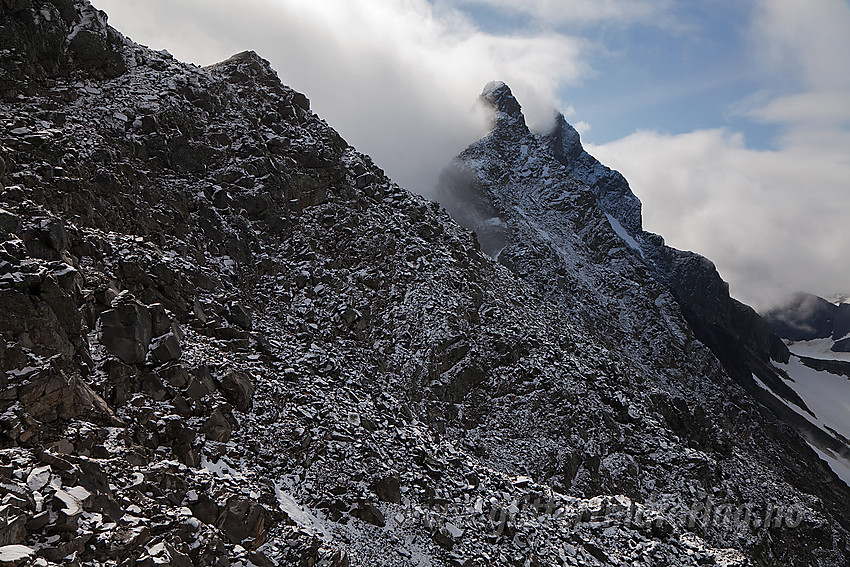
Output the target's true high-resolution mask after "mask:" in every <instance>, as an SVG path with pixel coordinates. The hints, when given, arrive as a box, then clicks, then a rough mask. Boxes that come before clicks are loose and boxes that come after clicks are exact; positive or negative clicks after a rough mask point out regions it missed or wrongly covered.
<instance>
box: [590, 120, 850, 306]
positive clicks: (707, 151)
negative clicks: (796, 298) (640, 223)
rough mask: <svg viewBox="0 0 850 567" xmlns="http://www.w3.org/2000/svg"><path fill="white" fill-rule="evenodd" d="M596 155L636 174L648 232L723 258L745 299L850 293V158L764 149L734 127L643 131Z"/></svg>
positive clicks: (724, 269)
mask: <svg viewBox="0 0 850 567" xmlns="http://www.w3.org/2000/svg"><path fill="white" fill-rule="evenodd" d="M845 143H846V141H845ZM844 147H845V148H848V147H850V146H848V145H845V146H844ZM589 151H591V152H592V153H593V154H594V155H596V156H597V157H598V158H599V159H600V160H601V161H603V162H604V163H607V164H608V165H610V166H612V167H614V168H616V169H618V170H620V171H621V172H622V173H623V174H624V175H625V176H626V177H627V178H628V180H629V182H630V184H631V186H632V189H633V190H634V192H635V193H636V194H637V195H638V197H640V198H641V200H642V201H643V203H644V208H643V212H644V226H645V228H646V229H647V230H650V231H652V232H658V233H660V234H662V235H663V236H664V237H665V239H666V240H667V243H668V244H670V245H672V246H675V247H677V248H682V249H685V250H695V251H697V252H699V253H701V254H703V255H705V256H707V257H709V258H711V259H712V260H714V261H715V263H716V264H717V267H718V269H719V270H720V272H721V275H722V276H723V277H724V278H725V279H727V280H728V281H729V282H730V285H731V291H732V294H733V295H735V296H736V297H738V298H740V299H742V300H743V301H745V302H747V303H749V304H751V305H753V306H755V307H761V308H763V307H766V306H769V305H770V304H771V303H772V302H774V301H777V300H780V299H782V298H783V296H784V295H785V294H787V293H789V292H791V291H795V290H798V289H805V290H808V291H812V292H814V293H819V294H822V295H825V296H827V297H829V296H831V295H833V294H835V293H836V292H842V291H845V292H846V291H848V290H850V264H848V262H847V257H848V253H850V231H848V230H847V220H846V218H847V211H848V210H850V192H848V191H845V190H843V188H845V187H846V186H847V180H848V179H850V160H847V159H844V160H841V159H837V158H838V156H837V155H835V153H832V152H830V153H826V154H823V155H817V154H813V153H812V152H810V151H808V149H807V148H806V147H805V146H803V147H801V148H786V149H783V150H779V151H756V150H752V149H748V148H746V147H745V146H744V143H743V139H742V137H741V136H740V135H738V134H733V133H730V132H727V131H725V130H701V131H697V132H692V133H688V134H680V135H669V134H660V133H657V132H637V133H635V134H632V135H631V136H628V137H627V138H624V139H622V140H619V141H617V142H614V143H611V144H606V145H604V146H597V147H591V148H589Z"/></svg>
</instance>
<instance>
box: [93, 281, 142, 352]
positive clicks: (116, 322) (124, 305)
mask: <svg viewBox="0 0 850 567" xmlns="http://www.w3.org/2000/svg"><path fill="white" fill-rule="evenodd" d="M119 299H120V296H119V298H116V300H115V301H113V304H112V308H111V309H107V310H106V311H104V312H103V313H101V314H100V318H99V319H98V336H99V338H100V342H102V343H103V346H105V347H106V350H108V351H109V352H110V353H111V354H113V355H115V356H117V357H118V358H119V359H121V360H122V361H124V362H125V363H127V364H141V363H142V362H144V361H145V356H146V355H147V352H148V346H149V345H150V342H151V338H152V337H153V328H152V324H151V315H150V311H149V310H148V308H147V307H146V306H144V305H142V304H141V303H139V302H137V301H119Z"/></svg>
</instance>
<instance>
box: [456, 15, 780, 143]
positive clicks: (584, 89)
mask: <svg viewBox="0 0 850 567" xmlns="http://www.w3.org/2000/svg"><path fill="white" fill-rule="evenodd" d="M460 9H461V10H462V11H463V12H465V13H466V14H468V15H469V17H470V18H471V19H472V20H474V21H475V22H476V23H477V24H478V25H479V26H480V27H481V29H484V30H487V31H490V32H492V33H501V34H517V33H519V34H522V33H526V34H534V33H540V32H543V31H555V32H557V33H563V34H566V35H579V36H581V37H583V38H585V39H586V41H587V42H588V43H589V48H588V53H587V62H588V64H589V66H590V69H589V70H588V73H587V75H586V77H584V78H582V79H581V80H579V81H576V83H575V84H570V85H566V86H562V87H561V88H559V89H558V90H557V96H558V98H559V99H560V101H561V105H562V106H565V107H566V108H572V109H574V111H575V114H574V115H573V118H574V119H576V120H578V121H581V122H585V123H587V124H589V125H590V126H591V129H590V130H589V131H588V132H586V134H585V136H584V137H585V139H586V140H588V141H590V142H592V143H595V144H603V143H607V142H611V141H614V140H617V139H620V138H623V137H625V136H628V135H629V134H631V133H633V132H635V131H636V130H646V129H652V130H661V131H664V132H668V133H673V134H679V133H684V132H690V131H693V130H697V129H703V128H715V127H718V126H725V127H730V128H734V129H735V130H738V131H740V132H742V133H743V134H744V135H745V137H746V140H747V143H748V145H750V146H752V147H755V148H760V149H768V148H772V147H774V142H773V139H772V138H773V136H775V135H776V133H777V131H776V128H775V127H772V126H770V125H766V124H761V123H758V122H754V121H753V120H751V119H748V118H746V117H745V116H742V115H741V113H740V112H738V111H737V107H738V106H740V104H741V102H742V101H744V100H746V99H747V97H749V96H750V95H752V94H753V93H755V92H758V91H759V90H760V89H763V88H764V86H765V85H764V84H763V80H762V78H760V77H759V76H758V72H757V71H754V69H753V67H756V66H757V61H756V60H755V57H754V56H753V54H752V49H753V46H752V45H751V44H750V41H748V33H749V32H750V25H749V24H750V22H751V20H752V18H754V17H756V16H757V14H756V13H755V10H754V5H753V4H752V3H750V2H741V1H739V0H708V1H703V2H680V3H675V4H672V5H671V6H670V9H669V11H667V12H666V18H665V19H664V20H663V21H653V20H643V21H637V22H635V21H628V20H627V21H623V22H618V21H616V20H615V21H610V20H603V21H591V22H577V23H572V24H571V22H570V21H569V19H568V18H565V19H566V21H564V22H560V21H559V22H556V23H555V24H554V25H551V26H546V24H545V23H544V22H541V21H539V20H538V19H535V18H533V17H532V16H530V15H528V14H516V13H511V12H510V11H506V10H504V9H501V8H500V7H499V6H488V5H486V4H485V5H477V4H472V5H468V4H461V5H460ZM777 79H778V78H777ZM773 86H774V87H778V86H779V85H773Z"/></svg>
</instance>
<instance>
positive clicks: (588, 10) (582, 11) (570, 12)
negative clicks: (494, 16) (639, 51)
mask: <svg viewBox="0 0 850 567" xmlns="http://www.w3.org/2000/svg"><path fill="white" fill-rule="evenodd" d="M461 3H462V4H467V5H481V6H488V7H491V8H495V9H497V10H500V11H502V12H503V13H508V14H513V15H522V16H526V17H528V18H531V19H532V20H534V21H535V22H536V23H538V24H543V25H547V26H553V25H554V26H580V25H588V24H598V23H603V22H604V23H616V24H620V25H628V24H633V23H636V22H641V23H651V24H655V25H662V24H665V25H666V24H671V23H672V22H673V20H672V18H670V17H669V10H670V7H671V6H672V5H673V4H674V2H673V0H595V1H593V2H588V1H587V0H523V1H517V0H461Z"/></svg>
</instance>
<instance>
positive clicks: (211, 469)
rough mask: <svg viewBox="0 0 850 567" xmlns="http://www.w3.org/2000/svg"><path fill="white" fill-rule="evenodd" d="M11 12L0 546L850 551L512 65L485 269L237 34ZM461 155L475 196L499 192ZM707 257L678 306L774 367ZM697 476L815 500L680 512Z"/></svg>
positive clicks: (826, 497) (825, 479)
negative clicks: (519, 212)
mask: <svg viewBox="0 0 850 567" xmlns="http://www.w3.org/2000/svg"><path fill="white" fill-rule="evenodd" d="M0 10H3V11H2V14H1V15H2V19H0V25H2V26H3V30H2V33H0V42H2V47H1V48H0V70H2V71H3V72H4V73H5V75H3V80H2V81H0V121H2V122H3V123H4V124H9V125H10V126H12V127H11V128H7V129H0V153H2V156H3V161H4V163H5V174H4V187H3V189H2V191H0V237H2V239H0V307H2V309H3V312H4V314H5V316H4V317H3V318H0V368H2V370H3V374H2V378H0V426H2V430H0V497H2V499H3V506H4V510H5V511H6V514H5V515H4V516H3V517H2V518H3V521H4V522H5V526H0V538H2V539H0V541H3V542H7V544H8V545H14V546H23V547H25V548H26V549H27V550H35V551H33V553H37V554H38V556H39V557H40V559H38V560H35V559H33V558H32V557H31V555H32V554H30V553H29V551H27V552H26V553H25V556H26V557H27V559H26V561H29V562H30V563H34V562H35V561H38V563H37V564H39V565H41V564H44V563H46V564H47V565H48V567H49V566H50V565H56V564H71V565H73V564H80V565H111V564H120V565H124V564H126V565H134V564H135V565H168V564H172V565H181V566H182V565H186V566H188V565H190V564H191V565H218V566H222V567H224V566H226V565H233V564H241V565H247V564H254V565H262V566H265V565H329V566H332V567H347V566H349V565H388V566H390V565H393V566H395V565H398V566H401V565H416V564H419V563H421V562H430V564H431V565H435V566H440V565H458V564H460V565H493V564H498V565H512V564H514V565H525V564H529V565H557V564H578V565H582V564H598V563H603V564H608V565H619V564H623V563H630V564H632V565H634V564H637V565H651V564H665V565H697V564H710V563H711V562H712V561H713V562H715V563H725V564H726V565H739V566H743V565H748V564H757V563H758V562H761V563H762V564H768V565H769V564H801V565H802V564H808V563H811V562H812V558H813V557H814V558H816V561H817V562H819V564H821V565H844V564H846V560H847V557H848V551H847V540H848V536H847V531H846V528H847V526H845V525H844V524H846V523H847V520H846V519H847V518H848V517H850V513H848V510H847V504H846V503H847V502H848V490H847V489H846V488H845V487H843V485H841V484H839V483H838V482H837V480H836V479H835V478H834V476H832V475H831V473H830V472H829V470H828V469H827V468H826V467H825V465H823V464H822V463H821V462H820V461H818V460H817V459H815V458H814V456H811V455H808V454H802V457H801V456H800V455H801V453H799V452H798V445H799V443H800V442H799V439H798V438H797V437H796V436H794V434H793V433H792V432H791V431H789V430H788V429H787V428H784V427H783V426H782V425H781V424H778V423H777V422H776V421H775V420H773V418H772V417H770V416H769V415H766V414H765V413H764V412H763V411H762V409H761V408H760V406H758V404H756V403H755V402H753V401H752V400H751V399H750V398H749V397H748V395H747V394H746V392H745V391H744V390H742V389H741V388H739V387H737V386H735V384H734V383H732V381H731V380H730V379H729V376H728V374H727V373H725V372H724V370H723V369H722V366H721V364H720V362H719V361H718V359H717V357H716V356H715V355H714V354H712V352H711V351H709V350H707V349H706V348H705V347H704V346H703V345H702V344H701V343H700V342H699V341H697V340H695V339H694V335H695V331H694V329H693V328H692V327H691V326H690V325H689V324H688V322H687V321H686V319H685V318H684V317H683V316H682V310H684V307H681V306H680V305H681V304H680V303H678V302H677V301H676V297H675V295H674V294H673V293H672V292H671V291H670V288H669V287H667V285H666V284H663V283H662V282H659V281H658V280H657V279H656V278H655V276H654V274H655V271H653V270H655V268H653V269H650V266H648V264H647V263H646V262H643V263H641V262H639V261H638V260H637V255H639V252H637V251H636V250H634V249H632V248H630V246H629V245H628V244H625V243H624V242H625V241H623V240H622V239H621V238H620V237H619V236H618V234H617V232H616V231H615V230H614V228H613V225H612V224H611V222H610V221H609V220H608V217H607V216H606V214H605V211H603V210H602V209H600V208H599V207H598V205H597V204H598V203H600V202H603V200H605V199H608V200H607V201H605V202H606V203H608V205H606V206H611V207H613V206H614V205H615V204H616V203H617V202H618V201H617V199H615V198H614V197H613V196H614V195H616V194H618V192H619V194H621V195H622V196H627V195H626V193H625V192H624V191H623V189H622V187H623V186H622V185H621V184H620V183H621V182H620V181H619V180H618V178H617V176H616V175H614V174H613V173H607V174H605V175H608V177H607V179H608V181H604V182H602V181H600V182H599V183H597V184H596V185H594V186H593V187H589V186H587V184H586V183H585V182H582V181H580V180H577V179H575V176H573V177H569V176H563V177H558V176H556V177H555V178H552V177H551V176H550V177H546V179H553V183H554V182H557V183H556V184H555V185H554V186H553V187H550V188H549V189H548V190H546V191H543V189H545V187H543V186H542V179H544V177H543V176H539V175H538V173H541V172H542V169H543V166H550V170H552V171H555V170H557V171H561V170H562V169H563V170H564V171H567V169H568V166H567V165H565V164H564V163H563V162H568V163H573V162H569V160H578V161H581V159H586V158H582V157H581V156H582V154H581V153H577V146H576V144H578V143H579V142H578V140H577V138H576V137H575V136H573V135H572V134H571V133H570V132H569V130H568V129H567V128H566V126H564V127H563V128H562V130H563V131H562V132H561V133H560V134H559V135H558V136H556V137H558V139H559V140H560V142H561V147H562V148H563V152H562V155H561V157H559V158H557V159H556V158H554V157H553V158H552V161H551V163H549V162H548V161H547V162H546V163H543V162H542V161H541V162H538V164H537V165H535V164H534V163H528V160H526V161H523V162H521V163H520V161H519V159H520V155H521V153H522V149H521V146H522V144H523V143H526V144H527V145H528V154H527V156H532V155H543V154H540V151H541V150H543V149H545V148H550V147H552V146H551V144H550V143H549V142H547V141H545V140H542V139H536V140H535V139H534V138H533V137H530V134H529V133H528V131H527V128H525V124H524V119H523V118H522V114H521V109H520V108H519V103H518V102H517V101H516V100H515V99H514V98H513V96H512V95H510V91H509V89H507V87H505V86H504V85H493V88H492V89H491V90H490V95H491V96H490V101H489V102H490V104H491V105H493V106H494V107H495V108H496V109H497V110H498V112H500V113H501V114H500V117H501V122H498V121H497V122H498V124H499V128H501V129H502V130H503V131H504V132H503V133H504V136H501V137H498V136H494V137H491V138H490V139H489V141H487V142H486V143H487V144H490V146H488V151H489V150H492V149H496V150H499V151H501V152H502V155H503V156H506V157H507V159H508V162H506V163H502V164H499V163H494V164H493V165H494V171H495V172H496V173H498V174H499V175H500V176H501V175H504V176H505V179H509V178H511V177H512V176H513V177H516V178H522V179H529V178H531V179H540V180H541V184H540V186H534V187H533V189H534V191H540V192H538V193H535V192H532V191H531V190H530V189H529V188H528V186H527V185H526V184H525V183H523V184H517V188H518V189H520V191H519V192H518V193H517V194H516V198H517V199H520V200H521V201H520V202H522V203H524V204H526V205H528V207H527V208H528V211H527V212H528V213H529V214H528V216H527V218H526V220H525V222H523V223H517V222H513V221H514V220H516V219H515V218H508V217H506V218H508V220H511V221H512V222H510V223H509V222H507V221H506V222H505V223H504V224H503V225H500V224H498V223H491V224H489V225H487V226H492V227H493V229H492V230H491V232H490V233H489V234H491V235H492V239H491V240H490V241H489V244H488V246H490V247H492V250H493V252H494V254H495V253H496V252H499V251H501V253H500V255H499V257H500V260H501V261H502V264H504V265H499V264H496V263H494V262H493V261H492V260H491V259H490V258H488V257H486V256H485V255H484V254H482V252H481V251H480V250H479V249H478V243H477V241H476V239H475V238H474V237H473V236H472V235H471V234H470V233H469V231H468V230H466V229H463V228H461V227H460V226H458V225H457V224H455V223H454V222H452V220H451V219H450V218H449V217H448V215H447V214H446V213H445V211H442V210H441V209H440V208H439V206H437V205H436V204H435V203H431V202H428V201H426V200H425V199H422V198H421V197H417V196H414V195H411V194H410V193H408V192H406V191H404V190H403V189H401V188H399V187H398V186H397V185H395V184H394V183H392V181H391V180H389V179H387V178H386V176H385V175H384V174H383V172H382V171H381V170H380V169H379V168H377V167H376V166H375V165H374V164H373V163H372V162H371V160H370V159H369V158H368V157H367V156H364V155H362V154H360V153H358V152H357V151H355V150H354V149H353V148H351V147H349V146H348V144H346V143H345V141H344V140H342V138H341V137H340V136H339V135H338V134H337V133H336V132H334V131H333V130H332V129H331V128H330V127H329V126H328V125H327V124H326V123H324V122H323V121H322V120H320V119H319V118H318V117H316V116H315V115H313V114H312V113H311V112H310V104H309V101H308V100H307V98H306V97H305V96H304V95H302V94H300V93H296V92H294V91H292V90H291V89H289V88H288V87H286V86H284V85H283V84H281V82H280V81H279V79H278V77H277V75H276V73H275V72H274V70H272V69H271V67H270V66H269V64H268V62H267V61H265V60H264V59H262V58H261V57H259V56H258V55H257V54H255V53H253V52H244V53H240V54H238V55H235V56H234V57H232V58H230V59H229V60H227V61H224V62H222V63H219V64H217V65H213V66H211V67H209V68H206V69H200V68H197V67H194V66H190V65H185V64H182V63H180V62H178V61H175V60H174V59H173V58H172V57H170V56H169V55H167V54H166V53H161V52H154V51H151V50H149V49H147V48H144V47H142V46H139V45H135V44H133V43H132V42H130V41H129V40H125V39H124V38H121V37H120V35H118V34H117V32H114V31H113V30H111V29H110V28H108V26H106V23H105V19H104V17H103V15H102V14H100V13H99V12H97V11H95V10H94V9H93V8H92V7H91V6H90V5H89V4H88V3H87V2H85V1H82V0H78V1H70V0H68V1H60V0H53V1H49V2H48V1H46V0H28V1H19V0H14V1H13V0H2V2H0ZM45 14H50V18H49V19H48V18H47V17H46V16H45ZM82 31H88V32H90V34H91V35H88V36H87V35H82V36H80V33H81V32H82ZM77 38H80V39H77ZM110 50H113V51H114V52H115V53H118V54H119V55H120V60H121V61H122V62H123V64H124V67H123V69H124V70H123V72H122V67H121V65H119V63H118V59H117V58H115V57H114V56H113V55H111V54H110V53H111V52H110ZM118 73H121V74H120V75H119V74H118ZM116 75H117V76H116ZM7 79H8V80H7ZM19 94H22V95H24V96H23V97H18V95H19ZM571 136H572V137H571ZM553 151H554V150H553ZM514 158H516V159H514ZM538 166H539V170H538V169H537V168H538ZM573 167H574V169H575V171H579V169H576V168H575V166H573ZM600 167H602V166H600ZM600 171H602V170H600ZM462 173H463V175H459V176H458V177H456V178H455V179H465V180H470V179H473V180H475V181H477V185H473V186H471V187H470V186H468V185H465V186H464V190H466V191H467V194H468V195H469V196H471V197H474V198H477V199H478V201H474V203H475V206H474V207H473V208H472V209H471V210H473V211H474V213H475V215H477V216H475V218H480V219H482V220H489V219H498V218H501V217H502V216H505V215H506V212H509V211H511V210H512V208H513V207H515V206H516V205H517V202H512V201H510V200H508V199H507V198H505V199H501V200H500V199H495V200H494V199H491V198H490V197H491V196H492V195H490V194H487V193H486V191H485V192H484V193H482V192H481V191H482V190H488V189H489V188H490V187H491V186H490V184H489V182H490V181H491V180H489V179H487V178H478V177H476V176H475V175H470V173H473V174H474V172H469V171H466V172H462ZM464 175H465V177H464ZM558 175H560V174H558ZM603 177H604V175H601V176H600V179H602V178H603ZM556 189H557V190H556ZM606 195H609V196H610V198H608V197H606ZM541 196H542V197H544V198H543V199H542V200H538V201H534V200H533V199H526V197H534V198H535V199H537V198H538V197H541ZM534 202H539V203H542V205H541V206H539V207H537V206H536V205H534ZM625 202H626V204H627V205H628V206H624V207H623V208H622V210H617V209H614V208H612V209H611V210H608V211H607V213H608V214H610V215H611V216H612V218H615V219H620V220H619V222H620V224H621V225H622V226H623V227H625V229H626V230H627V231H629V230H632V229H633V228H634V212H633V211H634V206H635V203H634V202H632V203H631V204H628V199H626V200H625ZM529 203H530V204H531V205H529ZM479 205H480V207H479ZM475 207H479V208H475ZM612 211H613V212H612ZM630 211H631V212H630ZM564 215H566V216H564ZM630 219H631V220H630ZM479 234H482V235H483V234H484V231H482V232H480V233H479ZM629 234H631V235H632V236H633V237H635V238H638V239H640V240H641V241H643V239H645V238H651V237H650V236H648V235H645V234H640V235H638V234H636V233H633V232H632V233H629ZM545 235H549V236H551V237H553V238H554V237H555V236H557V237H558V239H559V240H557V241H556V240H546V239H545V238H544V239H541V236H545ZM556 242H560V243H561V244H559V245H558V246H555V245H554V244H555V243H556ZM555 260H557V262H556V261H555ZM692 261H693V259H689V258H683V259H682V262H681V263H682V265H683V266H684V265H688V266H689V265H690V263H691V262H692ZM670 263H671V264H676V260H675V259H672V260H670ZM698 265H699V262H698V261H697V262H695V266H696V267H699V266H698ZM505 266H510V267H511V269H512V270H514V271H513V272H511V271H509V270H507V269H505ZM696 267H694V269H696ZM680 269H681V270H682V271H683V272H684V271H685V268H684V267H681V268H680ZM704 271H705V272H706V273H708V274H709V275H711V270H710V269H709V268H708V267H705V270H704ZM686 281H688V282H691V280H686ZM709 283H710V282H709ZM713 283H714V284H716V286H717V287H716V289H717V292H718V294H719V297H718V298H714V299H712V300H711V301H707V302H706V305H700V306H698V308H697V307H695V308H694V309H693V311H694V312H699V313H701V314H703V315H705V316H706V317H708V316H710V317H711V318H710V320H711V321H712V322H713V323H712V324H714V323H717V325H721V326H722V325H727V324H728V328H729V329H734V334H735V335H734V336H733V335H732V334H726V335H720V336H722V337H723V338H724V340H728V341H729V342H730V344H732V345H734V344H737V343H735V341H736V340H737V339H736V338H735V337H736V336H741V337H749V338H748V340H749V341H750V342H752V343H753V344H757V345H760V346H758V347H757V348H756V347H752V348H749V347H748V348H747V349H745V351H744V352H745V353H749V356H750V357H751V358H752V359H753V360H755V361H761V360H762V358H763V356H764V352H765V349H767V348H768V347H770V348H773V347H772V345H770V344H769V341H764V340H761V339H759V337H762V334H763V332H764V329H763V327H761V326H760V325H759V324H758V320H757V319H753V318H752V317H751V314H750V313H749V312H748V311H747V310H746V308H745V307H744V306H740V305H736V304H735V303H734V302H732V301H727V300H725V299H724V298H723V296H722V292H723V291H724V290H723V287H722V284H721V283H717V282H713ZM692 284H693V285H694V286H699V285H703V284H702V283H701V282H700V281H698V279H697V280H695V281H693V282H692ZM688 285H691V283H689V284H688ZM688 293H690V292H689V291H688V289H687V288H683V289H682V290H681V296H682V297H690V296H689V295H688ZM691 295H692V296H693V297H694V298H698V297H699V294H693V293H692V294H691ZM694 301H696V299H694ZM683 303H684V300H683ZM706 314H707V315H706ZM701 316H702V315H701ZM707 328H708V329H709V331H714V330H716V329H715V327H713V326H709V327H707ZM730 333H731V331H730ZM762 338H763V337H762ZM730 348H731V347H730ZM755 353H758V354H755ZM747 360H749V359H747ZM755 363H756V362H752V364H755ZM747 364H750V362H747ZM742 368H744V367H742ZM743 371H744V370H742V372H743ZM762 380H767V378H762ZM801 479H804V480H801ZM712 498H714V499H717V501H722V502H723V503H724V504H728V505H730V506H731V505H733V504H734V505H737V503H739V502H741V501H746V502H748V503H752V504H753V506H756V507H766V506H768V505H772V506H776V507H777V509H781V511H782V512H781V513H782V514H786V515H787V513H790V511H792V510H796V511H800V512H801V518H804V519H803V520H801V523H800V525H799V526H797V527H796V528H794V531H793V532H789V531H787V530H786V529H785V528H786V527H787V526H786V525H785V524H783V522H779V525H778V526H777V527H776V528H775V529H771V530H767V529H761V528H756V527H753V526H751V525H743V526H742V525H734V526H721V525H709V524H707V523H704V524H698V525H697V524H696V523H695V522H692V521H691V522H689V521H688V515H687V513H688V511H689V510H691V506H692V505H696V504H697V503H705V502H706V501H707V500H708V499H712ZM759 509H760V510H761V508H759ZM691 511H692V510H691ZM782 519H783V521H784V519H785V515H783V516H782ZM597 520H599V521H597ZM22 526H23V529H22ZM3 547H4V546H3ZM3 547H0V552H2V551H11V550H4V549H3ZM19 551H22V550H19ZM249 562H250V563H249Z"/></svg>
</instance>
